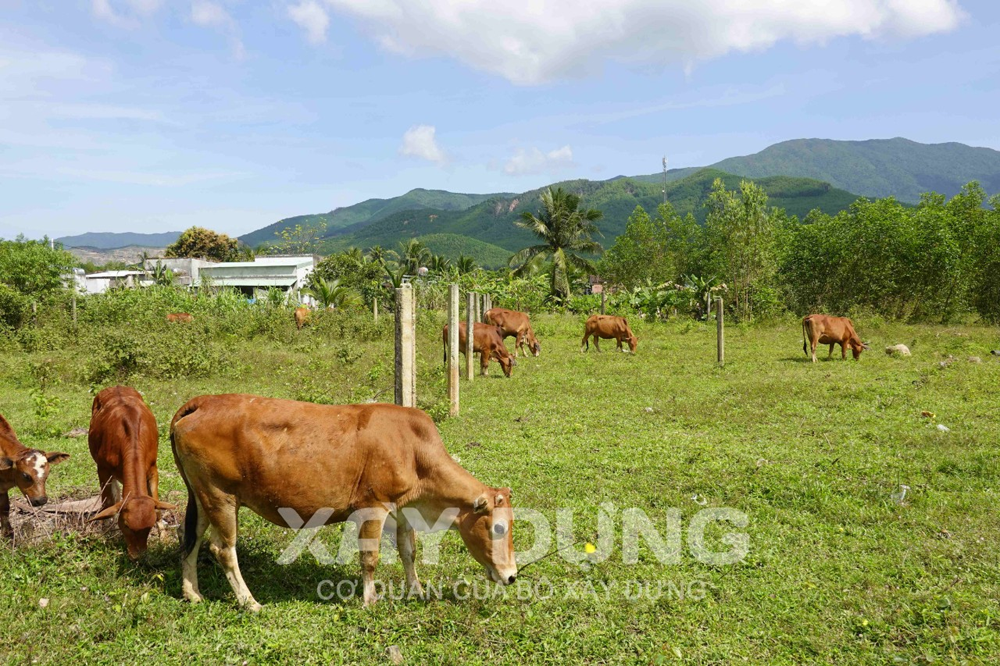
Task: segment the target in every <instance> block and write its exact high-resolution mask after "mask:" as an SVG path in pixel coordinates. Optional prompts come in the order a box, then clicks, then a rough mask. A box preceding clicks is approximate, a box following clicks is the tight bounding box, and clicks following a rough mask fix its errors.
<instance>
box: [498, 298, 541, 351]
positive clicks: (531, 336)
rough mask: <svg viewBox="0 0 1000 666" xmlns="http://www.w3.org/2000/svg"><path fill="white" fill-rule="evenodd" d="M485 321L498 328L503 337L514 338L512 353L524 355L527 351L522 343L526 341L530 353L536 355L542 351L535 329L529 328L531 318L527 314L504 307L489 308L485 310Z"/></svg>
mask: <svg viewBox="0 0 1000 666" xmlns="http://www.w3.org/2000/svg"><path fill="white" fill-rule="evenodd" d="M486 321H487V322H489V323H490V324H493V325H494V326H497V327H499V328H500V330H501V331H502V333H503V337H504V339H506V338H510V337H513V338H514V353H515V355H519V354H521V353H523V354H524V355H525V356H527V355H528V352H527V351H525V349H524V343H525V342H527V343H528V348H529V349H530V350H531V353H532V354H534V355H535V356H538V355H539V354H540V353H542V347H541V345H539V344H538V338H536V337H535V331H534V330H532V328H531V320H530V319H528V315H526V314H524V313H523V312H518V311H517V310H507V309H504V308H490V309H489V310H487V311H486Z"/></svg>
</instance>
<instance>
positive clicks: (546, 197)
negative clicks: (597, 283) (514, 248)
mask: <svg viewBox="0 0 1000 666" xmlns="http://www.w3.org/2000/svg"><path fill="white" fill-rule="evenodd" d="M541 200H542V210H541V211H540V213H539V215H540V217H536V216H534V215H532V214H531V213H529V212H528V211H525V212H524V213H522V214H521V219H519V220H517V221H515V222H514V224H516V225H517V226H519V227H521V228H522V229H527V230H528V231H530V232H532V233H533V234H535V235H536V236H538V238H539V239H540V240H541V241H542V243H541V244H539V245H532V246H531V247H526V248H524V249H523V250H521V251H520V252H518V253H517V254H515V255H514V256H513V257H511V258H510V266H511V267H515V266H516V267H517V270H515V271H514V274H515V275H518V276H520V275H522V274H527V273H530V272H532V271H533V270H534V269H535V268H537V266H538V264H539V263H540V262H543V261H549V262H550V263H551V266H550V269H549V274H550V275H551V277H552V294H553V295H554V296H556V297H557V298H566V297H567V296H569V294H570V286H569V279H570V272H571V268H575V269H577V270H579V271H586V272H587V273H594V272H596V269H595V268H594V264H593V262H592V261H590V260H589V259H585V258H584V257H581V256H580V255H578V254H576V253H577V252H583V253H586V254H599V253H601V252H603V251H604V248H602V247H601V244H600V243H598V242H596V241H594V240H592V239H591V237H590V236H591V234H595V233H600V231H599V230H598V228H597V225H596V224H594V223H595V222H596V221H597V220H599V219H601V217H602V216H603V213H601V211H599V210H597V209H596V208H588V209H586V210H580V197H578V196H577V195H575V194H572V193H570V192H566V191H565V190H563V189H562V188H561V187H557V188H556V189H554V190H553V189H551V188H550V189H547V190H545V192H543V193H542V196H541Z"/></svg>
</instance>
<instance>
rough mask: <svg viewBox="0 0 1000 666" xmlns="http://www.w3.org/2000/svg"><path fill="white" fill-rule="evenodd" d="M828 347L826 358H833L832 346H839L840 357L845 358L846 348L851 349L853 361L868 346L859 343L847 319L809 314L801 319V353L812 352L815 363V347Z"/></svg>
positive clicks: (859, 339) (851, 323)
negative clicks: (818, 345) (828, 351)
mask: <svg viewBox="0 0 1000 666" xmlns="http://www.w3.org/2000/svg"><path fill="white" fill-rule="evenodd" d="M817 344H821V345H826V344H828V345H830V353H829V354H828V355H827V358H830V357H831V356H833V346H834V345H840V357H841V358H842V359H846V358H847V348H848V347H850V348H851V353H852V354H853V355H854V360H855V361H856V360H858V358H860V356H861V352H863V351H864V350H866V349H868V345H867V344H865V343H864V342H862V341H861V338H859V337H858V334H857V333H855V332H854V323H853V322H851V320H850V319H848V318H847V317H831V316H829V315H821V314H811V315H808V316H806V317H804V318H803V319H802V351H803V352H804V353H805V354H809V350H810V349H811V350H812V362H813V363H815V362H816V345H817Z"/></svg>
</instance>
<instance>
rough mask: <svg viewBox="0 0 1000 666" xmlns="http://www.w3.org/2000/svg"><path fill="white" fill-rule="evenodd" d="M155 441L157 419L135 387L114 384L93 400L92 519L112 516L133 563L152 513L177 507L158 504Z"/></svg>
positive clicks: (153, 522) (154, 518) (154, 515)
mask: <svg viewBox="0 0 1000 666" xmlns="http://www.w3.org/2000/svg"><path fill="white" fill-rule="evenodd" d="M159 440H160V435H159V431H158V430H157V428H156V418H155V417H154V416H153V412H151V411H150V409H149V407H148V406H146V403H145V402H143V400H142V396H141V395H139V392H138V391H136V390H135V389H134V388H131V387H129V386H113V387H110V388H106V389H104V390H103V391H101V392H100V393H98V394H97V395H96V396H95V397H94V404H93V407H92V408H91V417H90V434H89V437H88V442H89V444H90V455H91V457H93V459H94V462H96V463H97V480H98V481H99V482H100V484H101V511H100V512H99V513H98V514H97V515H96V516H94V517H93V518H91V520H103V519H105V518H112V517H114V516H115V515H116V514H117V516H118V527H119V529H121V532H122V536H124V537H125V545H126V547H127V549H128V556H129V557H130V558H132V559H133V560H135V559H138V557H139V556H140V555H142V554H143V553H144V552H146V543H147V541H148V540H149V532H150V530H152V528H153V526H154V525H156V521H157V510H159V509H176V508H177V507H175V506H174V505H172V504H167V503H165V502H161V501H160V495H159V473H158V472H157V470H156V452H157V448H158V446H159ZM119 484H121V487H120V488H119Z"/></svg>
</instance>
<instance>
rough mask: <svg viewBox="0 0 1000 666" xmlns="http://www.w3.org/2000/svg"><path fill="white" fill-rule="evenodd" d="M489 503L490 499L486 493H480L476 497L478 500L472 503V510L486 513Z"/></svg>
mask: <svg viewBox="0 0 1000 666" xmlns="http://www.w3.org/2000/svg"><path fill="white" fill-rule="evenodd" d="M489 505H490V501H489V500H488V499H486V495H480V496H479V497H477V498H476V501H475V502H473V503H472V510H473V511H475V512H476V513H484V512H485V511H486V509H487V508H488V507H489Z"/></svg>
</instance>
